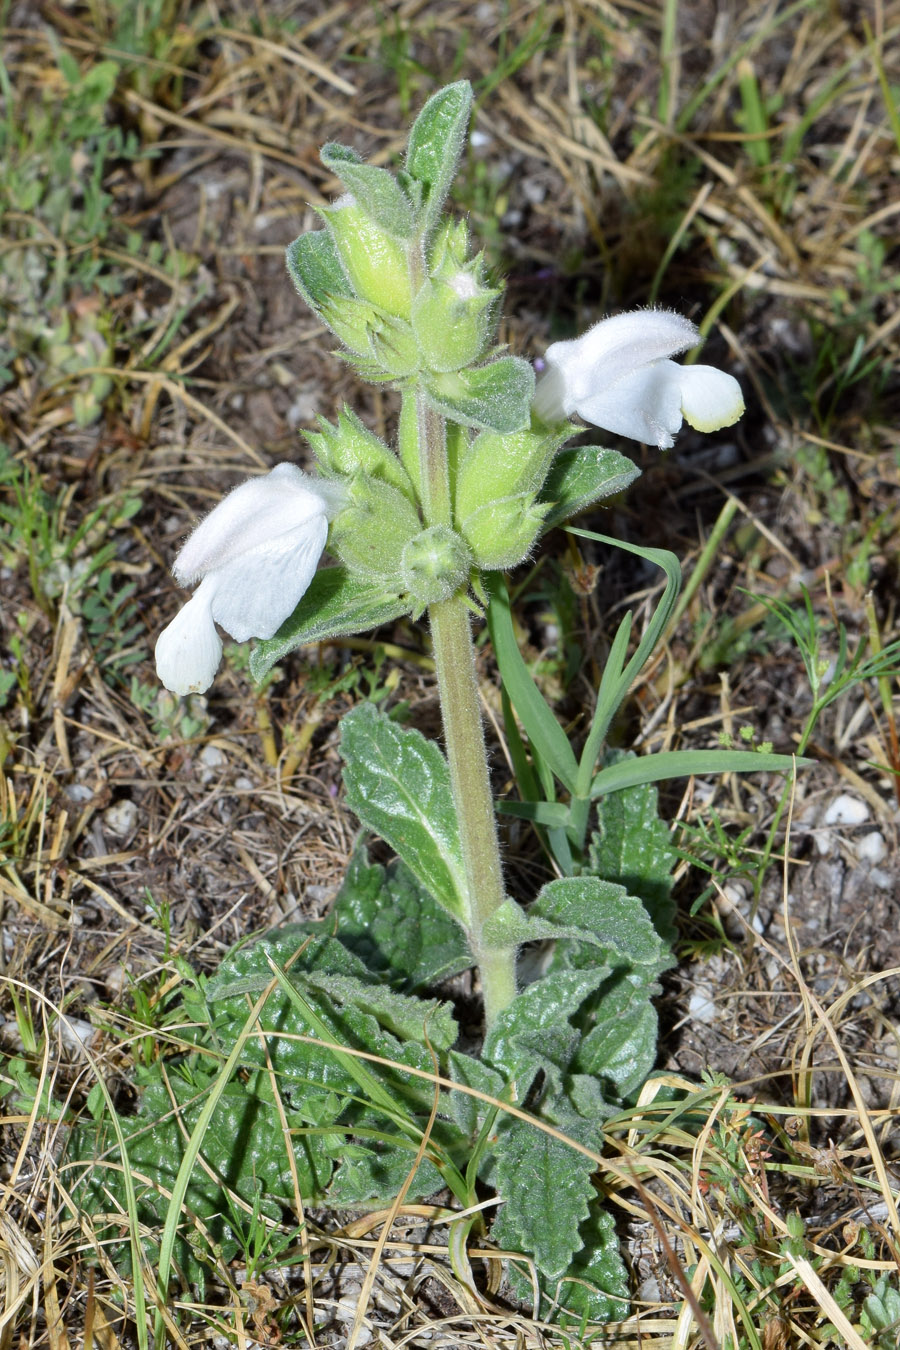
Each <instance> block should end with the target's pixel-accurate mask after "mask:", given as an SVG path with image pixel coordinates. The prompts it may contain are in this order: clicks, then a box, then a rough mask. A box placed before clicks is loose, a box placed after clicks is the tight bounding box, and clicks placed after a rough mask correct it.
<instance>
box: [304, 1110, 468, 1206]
mask: <svg viewBox="0 0 900 1350" xmlns="http://www.w3.org/2000/svg"><path fill="white" fill-rule="evenodd" d="M371 1128H372V1130H373V1132H377V1133H379V1134H382V1135H383V1134H384V1120H383V1119H376V1120H373V1121H372V1127H371ZM414 1160H415V1151H414V1149H413V1148H412V1146H411V1144H409V1143H408V1142H406V1141H404V1140H401V1139H383V1138H382V1139H375V1138H368V1137H367V1138H366V1141H365V1144H358V1143H357V1144H351V1145H349V1146H348V1147H346V1148H345V1150H344V1153H343V1155H342V1157H341V1159H340V1163H339V1166H338V1167H337V1168H336V1169H335V1172H334V1176H333V1178H332V1181H331V1184H330V1186H329V1187H328V1203H329V1204H331V1205H348V1206H356V1205H371V1204H382V1205H390V1204H391V1203H392V1202H393V1201H394V1200H396V1198H397V1192H398V1191H399V1190H400V1187H401V1186H402V1185H403V1183H404V1182H405V1181H406V1178H407V1177H408V1176H409V1173H410V1171H411V1169H412V1165H413V1162H414ZM445 1184H446V1183H445V1179H444V1177H443V1176H442V1175H441V1173H440V1171H439V1170H438V1168H437V1167H435V1165H434V1163H433V1162H432V1161H431V1160H430V1159H429V1158H423V1159H422V1161H421V1162H420V1163H419V1166H418V1167H417V1169H416V1174H415V1177H414V1178H413V1181H412V1194H413V1195H414V1196H416V1197H417V1198H422V1199H424V1198H426V1197H427V1196H429V1195H434V1193H435V1192H436V1191H440V1190H443V1188H444V1186H445Z"/></svg>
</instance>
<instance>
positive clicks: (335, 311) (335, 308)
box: [319, 296, 387, 356]
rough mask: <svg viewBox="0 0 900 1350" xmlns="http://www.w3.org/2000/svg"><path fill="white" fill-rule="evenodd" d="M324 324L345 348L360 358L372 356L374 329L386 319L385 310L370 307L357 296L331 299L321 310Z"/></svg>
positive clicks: (320, 313)
mask: <svg viewBox="0 0 900 1350" xmlns="http://www.w3.org/2000/svg"><path fill="white" fill-rule="evenodd" d="M319 316H320V318H321V319H322V322H323V323H327V324H328V327H329V328H330V329H331V331H332V333H334V334H336V335H337V337H339V338H340V340H341V342H343V344H344V346H345V347H349V348H350V350H351V352H356V353H358V355H360V356H370V355H371V352H372V329H373V328H374V327H376V326H377V325H378V324H379V323H380V322H381V320H382V317H384V318H386V317H387V316H386V315H385V314H384V311H383V310H380V309H377V308H376V306H375V305H370V304H369V303H368V301H366V300H358V299H357V298H356V296H353V298H352V299H348V298H347V297H346V296H336V297H333V298H329V299H328V300H327V301H326V302H325V304H324V305H322V307H321V309H320V310H319Z"/></svg>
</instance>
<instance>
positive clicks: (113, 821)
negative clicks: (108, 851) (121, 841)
mask: <svg viewBox="0 0 900 1350" xmlns="http://www.w3.org/2000/svg"><path fill="white" fill-rule="evenodd" d="M137 818H138V809H137V804H136V803H135V802H133V801H131V799H130V798H126V799H125V800H124V801H121V802H114V803H113V805H112V806H110V807H108V808H107V809H106V810H105V811H104V812H103V824H104V825H105V826H106V828H107V829H108V830H109V832H110V834H118V835H120V836H124V835H128V834H131V833H132V832H133V830H134V828H135V826H136V825H137Z"/></svg>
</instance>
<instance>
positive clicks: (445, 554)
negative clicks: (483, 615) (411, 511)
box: [400, 525, 472, 608]
mask: <svg viewBox="0 0 900 1350" xmlns="http://www.w3.org/2000/svg"><path fill="white" fill-rule="evenodd" d="M471 567H472V557H471V554H470V553H469V550H468V549H467V548H466V545H465V543H464V541H463V540H462V539H461V538H460V537H459V535H458V534H457V533H456V531H455V530H451V529H450V527H449V525H432V526H430V527H429V528H428V529H427V530H422V531H420V533H419V534H417V535H416V537H415V538H414V539H411V540H410V541H409V543H408V544H407V545H406V547H405V548H404V550H403V556H402V558H401V559H400V575H401V577H402V579H403V585H404V587H405V588H406V589H407V590H408V591H409V592H410V594H411V595H412V596H413V598H414V599H415V600H416V601H418V603H419V604H420V605H421V606H422V608H424V607H425V606H426V605H433V604H436V603H437V602H438V601H441V600H449V599H450V596H451V595H453V594H454V592H455V591H458V590H459V588H460V587H461V586H464V585H465V583H466V581H467V580H468V576H469V572H470V570H471Z"/></svg>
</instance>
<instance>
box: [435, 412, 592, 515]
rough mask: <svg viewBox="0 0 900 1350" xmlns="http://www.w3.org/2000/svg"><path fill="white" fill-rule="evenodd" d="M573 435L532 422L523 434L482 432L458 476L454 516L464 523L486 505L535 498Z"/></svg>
mask: <svg viewBox="0 0 900 1350" xmlns="http://www.w3.org/2000/svg"><path fill="white" fill-rule="evenodd" d="M569 434H571V429H570V428H569V427H568V426H566V427H565V428H564V429H563V432H562V433H561V432H560V429H559V428H558V427H556V428H552V429H551V428H548V427H545V426H543V425H542V424H541V423H538V422H534V421H532V426H531V427H528V428H525V430H523V431H514V432H512V433H511V434H506V435H501V434H500V433H498V432H496V431H482V432H481V433H480V434H479V435H478V436H476V437H475V439H474V441H473V442H472V444H471V445H470V446H469V449H468V451H467V453H466V454H465V455H464V456H463V459H462V462H461V464H460V465H459V469H458V471H457V476H456V492H455V497H454V512H455V515H456V519H457V521H458V522H462V521H463V520H465V519H467V518H468V517H469V516H471V515H472V514H473V512H475V511H477V510H479V508H480V507H482V506H484V505H485V503H486V502H490V501H495V500H499V499H501V498H508V497H516V496H520V495H522V494H531V495H532V496H536V495H537V493H538V492H539V491H540V489H541V487H542V486H543V483H544V479H545V478H546V477H547V474H548V472H549V470H550V465H551V464H552V462H553V456H554V455H555V454H556V451H557V450H558V448H559V446H560V445H561V444H562V442H563V441H564V440H565V439H566V435H569Z"/></svg>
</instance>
